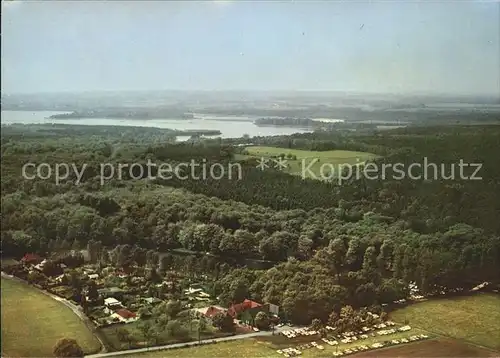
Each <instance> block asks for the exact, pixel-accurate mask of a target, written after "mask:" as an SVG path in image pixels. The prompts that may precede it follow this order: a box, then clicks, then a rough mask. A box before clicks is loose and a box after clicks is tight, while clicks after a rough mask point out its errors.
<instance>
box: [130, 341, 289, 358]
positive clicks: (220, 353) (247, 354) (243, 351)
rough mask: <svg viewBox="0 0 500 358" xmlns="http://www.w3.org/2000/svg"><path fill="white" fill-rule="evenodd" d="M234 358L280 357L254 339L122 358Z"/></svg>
mask: <svg viewBox="0 0 500 358" xmlns="http://www.w3.org/2000/svg"><path fill="white" fill-rule="evenodd" d="M235 356H237V357H238V358H264V357H276V358H279V357H280V355H279V354H277V353H276V352H275V351H273V350H272V349H270V348H268V347H266V345H265V343H260V342H258V341H256V340H254V339H241V340H236V341H229V342H221V343H216V344H209V345H205V346H200V347H190V348H179V349H170V350H162V351H157V352H149V353H141V354H136V355H130V356H128V355H126V356H122V357H130V358H132V357H140V358H160V357H165V358H168V357H172V358H174V357H175V358H201V357H235ZM281 357H283V356H281Z"/></svg>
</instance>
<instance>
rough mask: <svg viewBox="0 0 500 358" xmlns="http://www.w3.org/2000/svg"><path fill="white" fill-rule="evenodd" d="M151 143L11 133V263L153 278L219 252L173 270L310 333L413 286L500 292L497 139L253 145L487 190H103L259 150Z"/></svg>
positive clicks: (274, 175) (6, 253) (340, 135)
mask: <svg viewBox="0 0 500 358" xmlns="http://www.w3.org/2000/svg"><path fill="white" fill-rule="evenodd" d="M143 130H144V132H142V131H141V130H140V129H138V128H135V129H133V130H129V131H128V132H127V131H126V130H124V129H123V128H114V129H113V128H112V127H110V128H107V129H106V130H105V131H104V130H97V129H96V128H93V127H86V126H75V127H72V128H70V129H65V130H64V131H61V130H58V129H57V130H56V129H55V128H54V127H53V126H48V125H47V126H46V125H39V126H10V127H3V128H2V147H1V153H2V188H1V190H2V214H1V240H2V256H3V257H17V258H18V257H20V256H22V255H24V254H25V253H26V252H39V253H47V252H54V251H57V250H63V249H69V248H71V247H90V248H94V249H95V248H96V247H98V248H99V249H98V251H102V250H103V251H106V252H108V251H109V250H112V249H113V250H112V252H114V253H115V254H114V255H109V257H107V259H108V260H114V261H115V264H117V265H122V266H126V265H130V264H134V263H135V264H139V265H140V263H141V262H142V261H143V258H144V253H145V252H146V251H157V252H162V253H175V252H176V251H179V250H186V251H189V252H197V253H210V254H211V256H208V257H206V256H203V257H204V259H203V260H195V259H185V260H184V262H181V263H179V262H178V261H179V260H177V261H176V262H177V263H175V264H176V265H179V264H180V265H184V266H183V268H184V269H185V270H186V271H189V272H191V271H192V272H195V273H196V272H198V273H201V272H205V273H207V272H210V273H211V274H213V275H214V277H216V279H214V286H213V290H214V292H215V293H217V295H218V296H219V297H220V300H221V302H222V303H225V304H227V303H230V302H241V301H242V300H243V299H245V298H253V299H256V300H262V301H266V302H270V303H274V304H277V305H279V306H281V307H283V308H284V312H285V313H286V315H287V317H288V318H289V319H290V320H292V321H293V322H296V323H306V324H308V323H310V322H311V320H312V319H313V318H319V319H321V320H323V321H326V320H327V319H328V317H329V315H330V314H331V313H332V311H336V312H337V313H338V311H339V310H340V308H341V307H342V306H344V305H346V304H349V305H352V306H353V307H355V308H356V307H366V306H371V305H374V304H381V303H386V302H392V301H394V300H396V299H399V298H404V297H406V296H407V293H408V283H409V282H416V283H417V285H418V286H419V287H420V289H421V290H422V291H423V292H424V293H428V294H431V293H435V292H440V291H449V290H454V289H456V288H466V287H471V286H472V285H474V284H477V283H478V282H483V281H487V280H489V281H497V282H498V280H499V278H500V277H499V272H500V269H499V268H500V266H499V265H500V264H499V263H500V222H499V220H498V218H499V217H500V187H499V185H500V181H499V178H500V167H499V166H498V158H497V156H498V154H497V153H498V149H499V148H500V127H497V126H471V127H469V126H433V127H408V128H400V129H397V130H391V131H383V132H376V133H374V134H373V135H367V134H366V133H365V134H357V133H356V132H353V133H345V132H338V131H329V132H326V131H318V132H314V133H307V134H296V135H292V136H276V137H255V138H252V139H251V142H252V143H253V144H260V145H268V146H277V147H282V148H284V152H286V149H287V148H288V149H306V150H314V151H324V150H334V149H342V150H355V151H366V152H371V153H374V154H378V155H380V159H376V160H375V162H376V163H377V164H380V165H378V167H381V164H382V163H386V164H388V163H392V164H395V163H406V164H410V163H422V161H423V158H428V160H429V162H433V163H444V164H447V165H451V164H453V163H458V162H459V161H460V160H463V161H464V162H468V163H481V164H482V168H481V171H480V175H481V177H482V180H464V179H461V178H459V177H458V178H455V179H443V178H442V177H436V178H434V177H432V178H427V179H426V180H424V179H422V180H412V179H409V178H403V179H401V180H398V179H394V177H393V174H394V173H393V172H390V171H389V172H388V174H387V175H386V177H385V178H382V177H381V175H380V176H379V177H378V179H376V180H369V179H367V178H363V177H361V178H360V179H359V180H358V179H356V178H351V179H348V180H345V181H343V182H341V183H339V182H336V181H335V182H323V181H319V180H310V179H308V180H303V179H301V178H300V177H298V176H292V175H288V174H285V173H282V172H279V171H275V170H269V171H261V170H258V169H256V168H255V163H253V162H252V161H242V162H241V163H240V164H241V167H242V171H243V173H242V177H241V179H240V180H230V179H227V178H226V179H221V180H215V179H206V180H199V179H193V178H192V179H189V178H188V179H187V180H181V179H178V178H172V179H169V180H165V179H164V180H159V179H154V180H148V178H147V177H145V176H143V177H142V180H138V179H137V176H136V175H133V174H134V173H131V172H130V171H129V170H124V171H123V173H122V174H123V175H122V177H121V180H120V179H118V178H116V177H115V178H114V179H110V180H106V181H105V182H104V183H102V182H101V178H100V177H99V176H100V174H101V173H102V172H101V171H100V170H101V165H102V163H113V164H118V163H127V164H132V163H139V164H138V166H145V165H146V162H147V161H148V160H150V161H154V162H164V163H165V162H166V163H173V164H175V163H182V162H186V161H191V160H195V161H202V160H205V161H207V162H208V163H215V162H218V163H230V162H234V161H235V159H234V158H235V156H234V155H235V154H237V153H238V152H239V151H241V150H242V148H244V146H237V145H238V144H245V143H246V142H249V141H250V139H248V138H240V139H234V140H220V139H218V140H204V141H200V142H198V143H188V144H186V143H184V144H182V143H181V144H179V143H174V142H173V141H172V139H171V135H170V134H169V133H167V132H166V133H165V134H160V133H159V132H158V133H155V134H153V133H151V129H146V128H145V129H143ZM28 162H31V163H37V164H40V163H48V164H50V165H51V166H52V167H53V168H55V165H56V164H57V163H67V164H73V165H75V167H77V168H82V166H83V165H84V164H86V168H85V171H84V173H83V175H82V176H81V178H79V179H81V181H80V182H79V185H77V184H76V179H77V178H78V175H77V173H74V172H70V173H68V175H67V177H66V178H64V179H62V180H61V181H60V182H59V183H56V182H55V181H54V179H53V178H52V177H51V178H50V179H46V180H43V179H40V178H34V179H33V180H26V179H23V177H22V176H21V174H22V170H23V165H24V164H25V163H28ZM135 169H136V170H139V169H140V168H139V169H137V166H136V168H135ZM470 170H471V168H468V169H466V172H467V173H468V174H469V175H470V174H472V173H470ZM139 171H140V170H139ZM379 174H381V173H379ZM101 184H104V185H101ZM100 256H101V257H102V256H107V255H100ZM164 257H167V258H168V256H164ZM217 258H220V260H218V259H217ZM230 258H233V259H234V261H235V262H239V263H243V262H244V260H242V259H253V260H264V261H265V262H267V263H270V264H271V266H273V267H271V268H270V269H264V270H262V269H253V268H250V267H247V266H246V265H244V264H239V265H235V266H232V268H231V269H228V267H227V265H226V263H225V262H226V261H227V259H230ZM162 261H163V260H162ZM162 264H163V265H174V262H173V260H168V259H165V262H163V263H162Z"/></svg>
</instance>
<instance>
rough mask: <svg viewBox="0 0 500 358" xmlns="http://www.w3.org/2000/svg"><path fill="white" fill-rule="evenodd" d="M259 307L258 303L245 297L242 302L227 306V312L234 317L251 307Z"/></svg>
mask: <svg viewBox="0 0 500 358" xmlns="http://www.w3.org/2000/svg"><path fill="white" fill-rule="evenodd" d="M259 307H262V305H261V304H260V303H257V302H255V301H251V300H247V299H245V300H244V301H243V302H242V303H237V304H234V305H232V306H231V307H229V309H228V310H227V312H228V313H229V314H230V315H231V316H232V317H236V316H237V315H238V314H240V313H241V312H244V311H247V310H251V309H258V308H259Z"/></svg>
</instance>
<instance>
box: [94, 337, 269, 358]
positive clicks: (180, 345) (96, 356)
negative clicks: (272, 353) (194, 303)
mask: <svg viewBox="0 0 500 358" xmlns="http://www.w3.org/2000/svg"><path fill="white" fill-rule="evenodd" d="M271 334H272V332H269V331H260V332H253V333H246V334H238V335H234V336H229V337H222V338H215V339H205V340H202V341H201V342H198V341H193V342H187V343H175V344H169V345H166V346H156V347H149V348H140V349H131V350H127V351H118V352H110V353H99V354H92V355H89V356H85V357H86V358H101V357H113V356H121V355H135V354H138V353H146V352H155V351H162V350H166V349H174V348H183V347H187V346H197V345H203V344H208V343H213V342H225V341H234V340H237V339H245V338H252V337H258V336H268V335H271ZM275 334H278V333H277V331H275Z"/></svg>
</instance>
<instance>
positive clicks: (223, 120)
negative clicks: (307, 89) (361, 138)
mask: <svg viewBox="0 0 500 358" xmlns="http://www.w3.org/2000/svg"><path fill="white" fill-rule="evenodd" d="M59 113H67V112H47V111H35V112H31V111H2V119H1V124H12V123H23V124H40V123H63V124H85V125H107V126H138V127H158V128H169V129H177V130H185V129H214V130H219V131H220V132H221V133H222V135H221V137H222V138H239V137H242V136H243V135H244V134H248V135H249V136H251V137H255V136H273V135H290V134H293V133H307V132H311V130H308V129H301V128H292V127H258V126H256V125H255V124H253V122H252V121H253V118H249V117H244V116H242V117H237V116H234V117H227V116H217V115H201V116H200V117H201V118H196V119H192V120H191V119H188V120H186V119H182V120H181V119H179V120H176V119H147V120H141V119H126V118H124V119H110V118H85V119H57V120H56V119H48V117H49V116H51V115H53V114H59ZM217 119H218V120H217ZM231 119H234V120H231ZM188 138H189V137H185V136H183V137H178V140H186V139H188Z"/></svg>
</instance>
